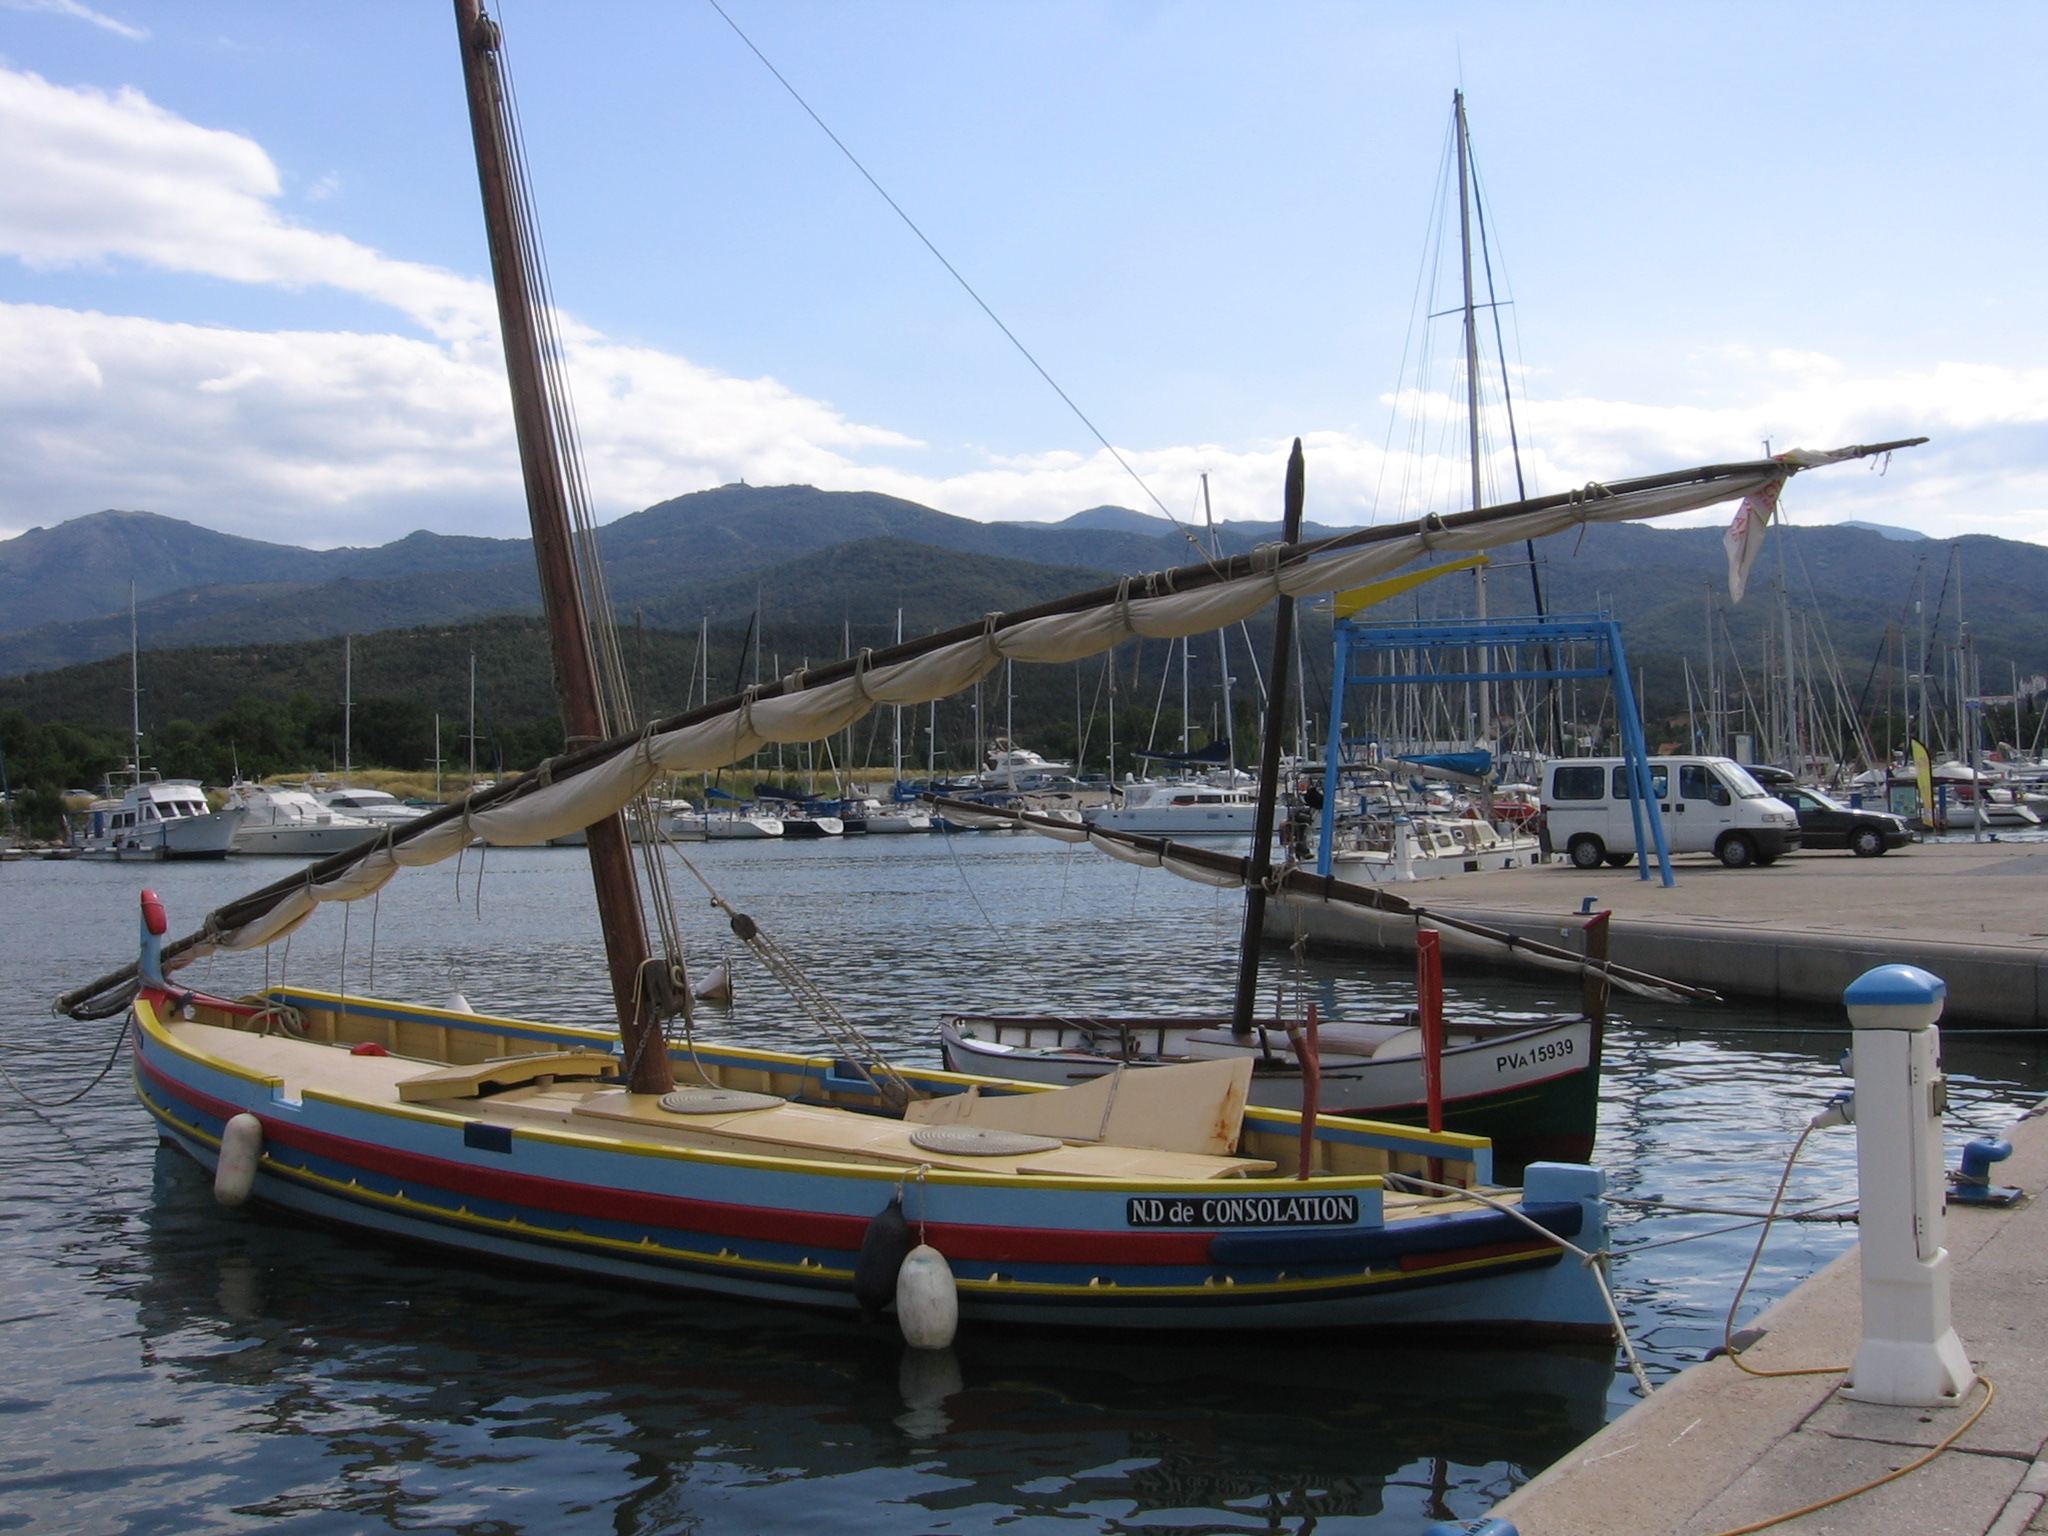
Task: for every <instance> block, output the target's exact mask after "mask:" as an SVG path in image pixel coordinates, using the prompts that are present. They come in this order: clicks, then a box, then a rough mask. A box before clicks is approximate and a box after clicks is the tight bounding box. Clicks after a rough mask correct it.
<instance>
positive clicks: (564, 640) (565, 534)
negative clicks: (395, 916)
mask: <svg viewBox="0 0 2048 1536" xmlns="http://www.w3.org/2000/svg"><path fill="white" fill-rule="evenodd" d="M455 22H456V30H457V33H458V34H459V36H460V38H461V43H462V75H463V82H464V84H465V86H466V87H467V91H468V97H469V121H470V130H471V133H472V135H473V137H474V138H475V141H476V168H477V181H478V183H479V185H480V187H481V190H482V193H483V205H484V227H485V230H486V232H487V233H488V235H489V237H490V250H491V278H492V283H493V286H494V287H495V288H496V290H497V298H498V323H499V329H500V331H501V332H502V334H503V339H504V346H505V372H506V375H507V377H508V379H509V380H510V383H511V386H512V417H513V424H514V426H515V428H516V430H517V434H518V439H519V463H520V468H521V470H522V472H523V474H524V477H525V482H526V507H527V515H528V519H529V521H530V522H531V524H532V528H533V546H534V557H535V560H536V562H537V564H538V566H539V570H540V589H541V606H542V609H543V611H544V612H545V613H546V615H547V623H548V636H549V639H550V641H551V643H552V646H553V650H554V661H555V687H556V690H557V692H558V693H559V694H560V696H561V703H562V723H563V725H564V727H565V728H566V733H567V736H568V744H569V745H570V747H572V748H574V747H578V746H584V745H587V744H589V743H591V742H596V741H602V740H604V739H605V738H606V736H607V735H608V734H609V732H608V731H607V730H606V722H605V719H604V710H603V706H602V704H601V702H600V698H601V695H600V694H599V691H598V676H597V660H596V657H595V655H594V654H593V649H592V645H591V635H590V626H589V620H588V617H587V615H586V614H585V612H584V607H583V590H582V583H581V581H580V579H579V578H578V575H577V570H576V552H575V544H574V541H573V535H572V533H571V531H570V523H569V492H568V484H567V475H566V466H565V465H564V463H563V459H562V450H563V445H562V443H561V441H560V439H559V437H558V436H557V434H556V431H555V423H556V420H557V413H556V411H555V409H554V402H553V401H552V399H551V396H550V394H549V382H550V381H549V377H548V372H547V369H546V368H545V367H544V365H543V359H542V355H541V342H540V326H539V316H538V315H537V314H536V304H537V300H538V296H539V291H540V288H539V282H538V273H537V272H536V271H535V269H534V262H533V253H532V252H531V251H530V249H529V248H528V244H527V234H528V231H527V230H526V227H525V225H524V224H523V223H522V221H521V219H520V217H519V208H520V205H521V203H522V202H523V201H524V200H523V198H521V197H520V195H519V192H520V188H519V186H518V182H519V179H520V167H519V165H518V163H517V161H516V158H515V155H514V151H513V135H512V130H511V124H510V121H509V110H508V103H507V101H506V95H505V89H504V81H503V79H502V78H501V76H500V74H499V61H498V35H499V34H498V26H497V23H496V22H494V21H492V20H490V19H489V18H488V17H486V16H485V15H484V12H483V6H482V4H481V3H480V0H455ZM622 723H623V722H622ZM587 837H588V841H589V853H590V873H591V880H592V883H593V884H594V885H595V887H596V891H597V909H598V918H599V921H600V923H601V925H602V927H603V930H604V943H605V958H606V960H607V962H608V967H609V970H610V972H611V986H612V1001H613V1005H614V1007H615V1009H616V1011H617V1014H618V1020H619V1034H620V1037H621V1039H622V1041H623V1042H624V1045H625V1053H626V1060H627V1061H628V1062H629V1063H631V1068H632V1076H631V1088H632V1090H633V1091H634V1092H636V1093H665V1092H667V1091H668V1090H669V1089H670V1088H671V1087H672V1086H674V1085H673V1082H672V1080H671V1078H670V1076H669V1067H668V1052H667V1050H666V1048H665V1047H664V1046H663V1045H662V1043H661V1040H660V1028H659V1025H658V1023H657V1022H656V1021H655V1020H654V1019H653V1017H652V1015H651V1011H650V1009H649V1008H648V1006H647V1002H648V999H647V995H646V990H645V988H644V986H643V980H642V977H643V973H644V971H645V969H646V967H647V964H648V958H649V957H648V948H647V931H646V928H645V926H644V918H643V917H642V914H641V908H640V882H639V879H638V876H637V875H636V873H635V871H634V868H633V853H632V849H631V847H630V846H629V845H628V843H627V841H626V826H625V820H624V817H623V816H621V815H619V814H617V813H614V814H613V815H611V816H608V817H606V818H605V819H604V820H603V821H600V822H596V823H594V824H592V826H591V827H590V828H589V831H588V833H587Z"/></svg>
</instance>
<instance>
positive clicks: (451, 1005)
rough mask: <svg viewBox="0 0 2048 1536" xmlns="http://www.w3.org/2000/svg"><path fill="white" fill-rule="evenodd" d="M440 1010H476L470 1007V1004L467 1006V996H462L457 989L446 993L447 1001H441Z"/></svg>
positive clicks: (451, 1011)
mask: <svg viewBox="0 0 2048 1536" xmlns="http://www.w3.org/2000/svg"><path fill="white" fill-rule="evenodd" d="M441 1010H442V1012H444V1013H475V1012H476V1010H475V1009H474V1008H472V1007H470V1006H469V999H468V998H466V997H464V996H463V995H462V994H461V992H459V991H457V992H450V993H449V994H448V1001H447V1002H445V1003H443V1004H442V1005H441Z"/></svg>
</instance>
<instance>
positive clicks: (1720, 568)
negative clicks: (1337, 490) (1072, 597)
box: [0, 485, 2048, 700]
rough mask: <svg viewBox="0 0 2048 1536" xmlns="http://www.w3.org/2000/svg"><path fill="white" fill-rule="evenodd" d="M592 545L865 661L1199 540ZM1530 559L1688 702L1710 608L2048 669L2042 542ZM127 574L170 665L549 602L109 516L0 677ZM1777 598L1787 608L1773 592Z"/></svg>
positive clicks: (1888, 541)
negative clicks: (1729, 556)
mask: <svg viewBox="0 0 2048 1536" xmlns="http://www.w3.org/2000/svg"><path fill="white" fill-rule="evenodd" d="M1335 531H1337V530H1335V529H1330V528H1322V527H1316V526H1313V525H1311V527H1310V528H1309V529H1307V530H1306V532H1307V533H1308V536H1310V537H1316V536H1320V535H1322V534H1326V533H1331V532H1335ZM1277 533H1278V528H1277V525H1276V524H1271V523H1267V524H1259V523H1249V522H1236V523H1225V524H1221V525H1219V527H1218V528H1217V530H1216V535H1215V537H1216V541H1217V544H1218V546H1219V547H1220V548H1221V549H1223V550H1224V551H1226V552H1237V551H1241V550H1245V549H1249V548H1252V547H1254V546H1256V545H1257V544H1259V543H1261V542H1265V541H1269V540H1271V539H1273V538H1275V537H1276V536H1277ZM1901 535H1905V537H1901ZM600 541H601V546H602V548H603V551H604V556H605V566H606V572H607V580H608V582H609V585H610V589H611V595H612V599H613V604H614V608H615V611H616V612H617V613H618V615H619V617H620V620H621V622H622V623H625V624H627V625H634V624H639V625H642V626H644V627H646V628H650V629H656V630H687V631H694V630H696V629H697V627H698V626H699V624H700V622H703V621H708V622H709V624H710V625H711V626H712V627H713V628H714V629H715V630H726V629H736V628H739V627H742V626H745V625H747V624H748V623H749V622H750V621H751V619H752V617H753V615H754V614H755V613H756V612H757V611H758V612H760V613H761V615H762V616H763V620H764V623H766V624H768V625H778V624H780V625H792V624H803V625H806V626H830V627H831V628H833V629H838V628H841V627H843V626H849V625H850V626H856V627H858V628H859V629H860V630H861V631H862V634H861V635H860V637H859V638H858V639H857V640H856V643H857V644H876V643H881V642H883V641H885V640H886V638H887V637H888V636H889V635H891V634H893V632H894V625H895V622H896V617H897V614H898V611H899V610H900V611H901V614H902V623H903V628H904V633H906V634H907V635H917V634H920V633H929V632H930V631H932V630H934V629H938V628H942V627H945V626H947V625H951V624H958V623H965V622H971V621H973V620H975V619H977V618H979V617H980V616H981V615H982V614H984V613H987V612H990V611H992V610H997V609H1009V608H1016V607H1021V606H1025V605H1028V604H1031V603H1036V602H1040V601H1043V600H1045V599H1048V598H1051V597H1055V596H1058V595H1060V594H1062V593H1065V592H1070V591H1074V590H1077V589H1081V588H1086V587H1089V586H1093V585H1098V584H1100V583H1102V582H1103V581H1104V580H1105V579H1110V578H1113V577H1115V576H1117V575H1125V574H1133V573H1137V572H1142V571H1148V570H1157V569H1160V568H1163V567H1171V566H1177V565H1185V564H1188V563H1190V562H1192V561H1194V560H1196V559H1198V558H1200V551H1199V549H1198V548H1197V547H1195V546H1194V545H1193V544H1192V543H1191V536H1190V535H1189V534H1188V533H1187V532H1185V531H1183V530H1181V529H1179V528H1176V527H1175V526H1174V525H1173V524H1171V523H1170V522H1168V521H1167V520H1166V519H1164V518H1158V517H1152V516H1150V515H1147V514H1144V513H1140V512H1136V511H1133V510H1131V509H1129V508H1125V507H1115V506H1103V507H1093V508H1090V509H1088V510H1087V511H1084V512H1079V513H1076V514H1075V515H1073V516H1072V517H1069V518H1067V519H1065V520H1064V521H1062V522H1056V523H1028V524H1019V523H982V522H976V521H974V520H972V519H968V518H962V517H954V516H951V515H949V514H947V513H943V512H939V511H936V510H934V509H932V508H930V507H925V506H920V505H918V504H917V503H915V502H911V501H905V500H902V499H900V498H896V497H891V496H884V495H880V494H876V493H873V492H846V491H820V490H816V489H814V488H812V487H809V486H747V485H728V486H721V487H719V488H718V489H716V490H710V491H701V492H697V493H694V494H692V495H687V496H680V497H676V498H674V499H673V500H669V501H664V502H661V503H658V504H657V505H655V506H652V507H649V508H647V509H645V510H644V511H641V512H636V513H633V514H631V515H629V516H626V517H622V518H619V519H618V520H617V521H615V522H613V523H610V524H608V525H606V526H605V527H604V529H603V530H602V531H601V533H600ZM1536 554H1537V562H1538V568H1539V571H1540V574H1541V577H1542V580H1543V583H1544V588H1545V592H1544V597H1545V602H1546V606H1547V607H1548V608H1549V609H1550V610H1551V611H1553V612H1577V613H1585V612H1594V611H1605V612H1611V613H1612V614H1613V615H1614V616H1615V617H1617V618H1619V619H1620V620H1622V621H1623V624H1624V627H1625V633H1626V636H1627V641H1628V645H1629V648H1630V652H1631V655H1632V657H1633V658H1635V659H1636V660H1638V661H1640V662H1642V663H1644V664H1645V665H1646V666H1647V668H1648V669H1649V672H1650V681H1651V684H1652V687H1653V688H1655V687H1657V686H1658V684H1659V683H1660V680H1661V681H1663V682H1665V683H1666V684H1667V686H1673V685H1675V679H1676V675H1677V670H1678V659H1679V658H1680V657H1691V658H1692V660H1693V663H1694V665H1695V666H1697V665H1698V664H1699V658H1700V657H1701V655H1702V652H1703V639H1704V635H1705V632H1706V625H1707V612H1708V607H1709V604H1710V602H1711V603H1712V606H1713V607H1714V608H1715V609H1716V610H1717V611H1718V612H1719V613H1720V614H1721V618H1720V619H1718V620H1717V623H1719V624H1724V625H1725V632H1726V633H1727V634H1728V635H1729V636H1731V637H1733V638H1734V640H1735V641H1736V642H1737V643H1738V646H1739V647H1742V648H1745V651H1746V653H1747V654H1754V652H1755V650H1756V648H1758V647H1760V646H1761V644H1762V635H1763V633H1764V632H1765V631H1766V630H1770V631H1771V632H1772V633H1773V636H1774V640H1773V643H1777V637H1779V636H1781V634H1782V629H1783V626H1784V609H1785V608H1786V607H1789V608H1790V610H1791V611H1792V613H1793V615H1794V616H1795V618H1796V622H1797V625H1798V627H1799V629H1800V633H1801V638H1800V639H1799V640H1798V642H1797V643H1798V644H1799V645H1801V646H1803V647H1806V648H1808V649H1811V648H1813V647H1816V646H1832V647H1833V648H1834V650H1835V651H1836V652H1837V654H1838V655H1839V656H1840V657H1841V660H1842V666H1843V669H1844V675H1845V677H1848V678H1849V679H1850V681H1851V685H1852V686H1854V685H1855V683H1856V682H1857V681H1858V680H1860V679H1861V678H1862V677H1863V675H1864V674H1865V672H1866V671H1867V670H1868V668H1869V667H1870V666H1871V664H1872V663H1873V661H1874V659H1875V657H1876V655H1877V652H1878V649H1879V648H1880V646H1881V644H1882V643H1883V637H1884V636H1885V635H1886V634H1887V632H1888V630H1889V631H1891V632H1893V633H1903V634H1904V635H1906V636H1907V637H1908V640H1909V642H1910V643H1912V644H1913V645H1915V646H1917V636H1918V630H1919V626H1920V623H1921V620H1922V618H1923V617H1924V618H1925V620H1926V622H1927V624H1928V626H1929V627H1930V629H1931V631H1932V632H1933V634H1934V637H1935V638H1934V642H1933V643H1934V646H1935V648H1936V649H1937V651H1938V650H1939V648H1940V647H1942V646H1944V645H1952V644H1953V643H1954V633H1955V625H1956V621H1957V617H1958V613H1959V611H1960V612H1962V613H1963V614H1964V616H1966V617H1967V618H1968V620H1969V628H1970V631H1971V634H1972V635H1973V637H1974V643H1975V645H1976V647H1977V650H1978V655H1979V657H1980V660H1981V663H1982V666H1983V670H1984V678H1985V687H1986V689H1987V691H2002V689H2003V685H2004V682H2005V679H2006V677H2007V675H2008V671H2009V669H2010V668H2015V667H2016V668H2018V669H2019V670H2020V671H2023V672H2027V673H2033V672H2036V671H2040V670H2043V668H2044V663H2048V547H2043V546H2040V545H2035V544H2029V543H2021V542H2017V541H2013V540H2005V539H1996V538H1990V537H1983V536H1971V537H1967V538H1962V539H1957V540H1952V541H1936V540H1930V539H1926V538H1922V537H1917V536H1913V535H1912V534H1911V531H1910V530H1905V529H1900V528H1895V527H1889V526H1884V525H1862V526H1855V525H1841V526H1814V527H1805V526H1800V527H1793V528H1778V529H1774V530H1773V531H1772V532H1771V534H1770V539H1769V543H1768V545H1767V548H1766V552H1765V554H1764V557H1763V561H1762V563H1761V564H1760V565H1759V566H1758V568H1757V571H1756V573H1755V575H1754V576H1753V578H1752V581H1751V594H1750V596H1749V597H1748V599H1747V600H1746V601H1745V602H1744V603H1743V604H1742V605H1741V606H1740V607H1737V608H1733V609H1730V608H1729V606H1728V604H1727V599H1726V585H1725V583H1726V567H1725V558H1724V555H1723V553H1722V548H1721V536H1720V531H1719V530H1718V529H1716V528H1694V529H1668V528H1660V527H1657V526H1655V525H1649V524H1615V525H1598V526H1593V527H1589V528H1587V529H1586V530H1584V532H1583V534H1580V533H1571V534H1565V535H1560V536H1558V537H1555V538H1552V539H1549V540H1544V541H1541V542H1539V544H1538V545H1537V547H1536ZM1496 561H1497V567H1496V569H1495V571H1494V572H1493V573H1492V575H1491V577H1490V587H1489V598H1490V603H1491V611H1493V612H1494V613H1496V614H1507V613H1526V612H1528V611H1530V609H1531V606H1532V597H1531V594H1530V589H1529V581H1528V570H1527V563H1526V560H1525V559H1524V557H1523V555H1522V552H1521V551H1520V550H1519V549H1514V550H1502V551H1496ZM131 580H132V581H133V583H134V591H135V598H136V607H135V625H136V629H137V632H138V633H139V635H140V638H141V642H142V644H143V645H144V646H145V647H147V648H151V649H159V650H161V649H169V648H177V647H199V646H205V647H214V648H218V647H222V646H236V645H274V644H279V643H284V642H293V641H314V640H321V639H326V638H330V637H334V636H338V635H341V634H343V633H354V634H359V635H360V634H369V633H375V632H379V631H388V630H397V629H406V628H417V627H422V626H445V625H450V624H459V623H467V622H474V621H477V620H481V619H484V618H488V617H490V616H493V615H503V614H532V613H535V612H537V611H538V609H539V600H538V594H537V588H536V584H535V580H534V576H533V572H532V568H531V557H530V553H529V547H528V544H527V542H526V541H525V540H519V539H485V538H472V537H460V536H449V535H442V534H432V533H425V532H421V533H414V534H411V535H409V536H407V537H406V538H403V539H399V540H396V541H394V542H393V543H390V544H386V545H382V546H379V547H377V548H373V549H332V550H311V549H303V548H299V547H296V546H293V545H288V544H273V543H265V542H261V541H257V540H252V539H243V538H237V537H234V536H232V535H228V534H221V533H216V532H213V531H211V530H208V529H205V528H201V527H198V526H196V525H194V524H192V523H188V522H183V521H180V520H178V519H175V518H169V517H162V516H157V515H154V514H151V513H146V512H120V511H108V512H98V513H93V514H91V515H89V516H84V517H78V518H74V519H72V520H70V521H69V522H65V523H62V524H59V525H57V526H55V527H52V528H37V529H32V530H30V531H29V532H28V533H25V534H23V535H21V536H20V537H18V538H15V539H11V540H6V541H0V677H16V676H21V675H23V674H27V673H35V672H47V671H52V670H54V669H58V668H64V667H69V666H73V665H76V664H79V663H82V662H87V661H92V660H96V659H100V658H106V657H111V656H117V655H120V654H121V653H123V652H125V651H126V649H127V646H128V635H129V612H128V598H129V583H130V581H131ZM1780 583H1782V585H1783V587H1784V588H1785V590H1786V593H1787V595H1788V596H1789V604H1786V605H1781V604H1780V603H1779V601H1778V599H1777V596H1776V589H1777V587H1778V586H1779V584H1780ZM1470 591H1471V587H1470V578H1462V577H1461V578H1454V579H1452V580H1450V581H1446V582H1442V583H1439V584H1436V585H1433V586H1429V587H1425V588H1422V589H1420V591H1419V592H1418V593H1417V594H1416V595H1415V596H1414V597H1412V598H1404V599H1401V600H1400V601H1398V602H1396V603H1394V604H1390V605H1389V609H1388V610H1387V611H1386V614H1387V617H1388V618H1389V619H1390V620H1398V619H1402V618H1409V617H1416V616H1423V617H1435V616H1440V615H1443V614H1450V613H1458V612H1464V611H1467V605H1468V604H1469V601H1470ZM1715 593H1718V594H1719V596H1718V597H1717V598H1716V597H1714V596H1713V594H1715ZM1965 597H1967V608H1966V609H1965V608H1964V607H1963V603H1964V599H1965ZM1916 601H1924V611H1922V612H1916V611H1915V609H1914V607H1913V605H1914V603H1915V602H1916ZM811 643H812V641H810V640H807V641H806V642H805V644H806V646H807V647H808V646H809V645H810V644H811ZM6 691H11V690H0V692H6ZM30 692H31V693H33V694H34V695H35V696H36V697H38V698H41V699H45V700H47V699H48V698H49V697H50V690H48V689H44V688H37V689H34V690H30ZM18 696H19V695H18Z"/></svg>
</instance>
